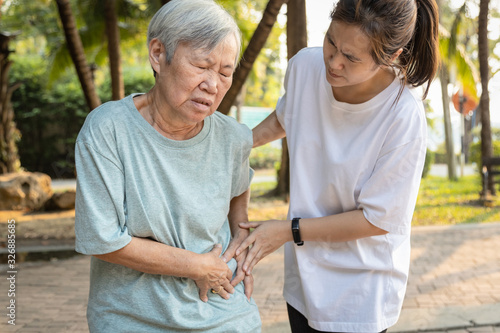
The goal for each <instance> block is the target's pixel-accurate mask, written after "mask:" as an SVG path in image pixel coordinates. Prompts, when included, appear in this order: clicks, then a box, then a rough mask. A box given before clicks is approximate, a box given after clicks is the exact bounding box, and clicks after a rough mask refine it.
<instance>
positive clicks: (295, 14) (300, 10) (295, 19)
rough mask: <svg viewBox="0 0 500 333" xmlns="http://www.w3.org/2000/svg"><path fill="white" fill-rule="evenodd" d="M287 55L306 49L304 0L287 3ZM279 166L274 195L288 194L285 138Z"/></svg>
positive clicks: (282, 141) (287, 157) (288, 172)
mask: <svg viewBox="0 0 500 333" xmlns="http://www.w3.org/2000/svg"><path fill="white" fill-rule="evenodd" d="M286 35H287V40H286V43H287V53H288V60H290V59H291V58H292V57H293V56H294V55H295V54H297V52H299V51H300V50H301V49H303V48H304V47H307V16H306V1H305V0H289V1H288V3H287V24H286ZM281 147H282V153H281V166H280V169H279V171H278V185H277V186H276V190H275V195H278V196H287V195H288V194H289V193H290V158H289V155H288V144H287V140H286V138H284V139H282V140H281Z"/></svg>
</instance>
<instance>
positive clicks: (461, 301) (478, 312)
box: [0, 0, 500, 333]
mask: <svg viewBox="0 0 500 333" xmlns="http://www.w3.org/2000/svg"><path fill="white" fill-rule="evenodd" d="M164 1H165V0H163V1H162V0H0V32H1V33H2V35H3V36H4V37H5V38H7V40H8V42H9V43H8V48H7V50H5V49H2V51H4V52H3V53H2V56H4V58H3V62H0V64H1V65H2V66H7V67H2V75H0V78H1V79H2V80H3V81H1V82H2V83H3V84H4V85H2V87H3V89H2V90H0V91H1V92H2V94H3V95H2V94H0V96H5V92H9V91H10V92H12V96H11V97H12V98H11V104H10V110H11V111H12V112H11V113H10V115H11V116H12V115H13V119H9V117H8V116H9V113H8V112H6V110H9V107H8V106H9V105H8V103H2V104H1V106H2V108H1V109H0V110H1V111H2V112H3V113H2V112H0V115H1V116H0V124H1V126H5V125H8V126H10V128H11V129H12V128H14V130H13V131H11V132H10V133H11V134H13V135H11V137H9V138H4V137H2V136H0V148H1V149H0V169H1V171H0V174H1V173H5V171H4V168H3V167H4V166H5V165H4V164H2V163H4V162H5V160H9V158H8V157H9V156H8V154H6V152H10V153H12V152H15V153H16V156H17V157H18V158H16V159H15V161H14V163H11V165H10V167H11V168H12V169H11V170H10V171H8V172H10V174H12V173H22V172H30V173H38V172H43V173H44V174H47V175H49V176H50V177H51V178H52V190H53V192H54V196H55V195H56V194H61V193H71V191H73V193H74V177H75V172H74V160H73V159H74V150H73V149H74V142H75V138H76V135H77V133H78V131H79V129H80V127H81V125H82V124H83V121H84V119H85V117H86V116H87V114H88V112H89V111H90V109H92V107H90V106H89V103H87V99H86V96H85V95H84V94H83V92H82V85H81V84H80V82H79V80H78V77H77V74H76V71H75V66H74V64H73V60H72V59H71V57H70V56H69V53H68V49H67V47H66V39H65V34H64V29H63V25H62V24H61V19H60V15H59V13H58V7H60V6H61V5H66V9H68V8H69V10H70V11H71V13H72V15H73V17H74V19H75V23H76V28H77V29H76V31H77V34H78V35H79V36H80V39H81V42H82V46H83V50H82V52H81V53H79V55H80V56H83V57H82V58H83V59H84V60H85V62H86V64H85V67H86V69H87V71H88V72H91V73H92V75H91V76H92V78H91V81H92V85H94V86H95V91H96V92H97V95H98V97H99V99H100V102H106V101H108V100H111V99H113V91H115V89H114V88H112V85H113V82H112V81H115V80H112V79H111V77H112V74H111V70H110V67H112V66H110V63H111V61H110V60H111V59H114V60H116V55H115V56H111V52H110V51H109V50H108V37H107V34H106V22H108V21H109V20H108V19H107V18H106V16H105V15H104V14H105V13H106V14H108V15H110V14H113V13H114V14H116V15H110V16H109V17H111V18H113V17H115V18H116V19H117V21H116V24H115V27H118V31H119V33H120V42H119V47H118V48H114V50H115V51H116V49H119V50H120V51H121V57H120V58H119V59H120V61H119V63H120V64H121V68H122V76H121V77H122V81H123V86H124V91H123V93H124V94H125V95H128V94H130V93H133V92H145V91H147V90H148V89H149V88H150V87H151V86H152V84H153V76H152V75H151V70H150V68H149V66H148V64H147V49H146V42H145V39H146V38H145V36H146V28H147V23H148V22H149V20H150V18H151V17H152V15H153V13H154V12H155V11H156V10H157V9H158V8H159V6H160V5H161V4H162V2H164ZM187 1H188V0H187ZM217 2H219V3H221V4H222V5H223V6H224V7H225V8H227V10H228V11H229V12H230V13H231V14H232V15H233V16H234V17H235V18H236V20H237V22H238V24H239V26H240V28H241V30H242V32H243V36H244V45H243V49H244V50H247V49H248V48H250V46H249V45H251V38H252V36H255V35H256V34H258V32H262V31H260V30H259V29H260V28H259V27H260V23H261V22H262V21H266V22H267V25H268V26H273V28H272V30H271V31H270V34H269V36H267V37H266V38H265V39H264V40H265V44H264V45H263V46H262V48H258V50H257V52H256V53H255V59H254V60H255V61H253V62H252V66H251V68H252V70H251V71H250V72H249V73H248V75H247V76H246V77H245V80H244V81H245V85H244V89H242V90H243V91H244V92H245V94H244V95H243V94H242V95H240V96H239V98H238V100H239V101H240V102H238V103H236V104H237V105H239V106H240V107H239V112H238V111H237V110H238V107H233V108H232V113H231V115H232V116H234V117H236V118H237V119H239V120H240V121H241V122H243V123H245V124H247V125H248V126H249V127H253V126H254V125H255V124H256V123H258V122H259V121H260V120H261V119H262V118H263V117H265V116H266V115H267V114H268V113H269V112H270V111H272V109H273V108H274V105H275V103H276V101H277V99H278V98H279V96H280V94H281V93H282V88H281V85H282V80H283V76H284V71H285V68H286V64H287V58H288V57H289V56H290V55H291V54H293V53H294V52H297V51H298V49H300V48H301V47H304V46H305V44H306V43H305V42H304V40H307V45H308V46H321V44H322V40H323V35H324V32H325V31H326V29H327V28H328V25H329V19H328V14H329V13H330V11H331V9H332V7H333V3H334V2H335V1H334V0H288V4H284V2H285V1H283V0H220V1H217ZM438 3H439V5H440V10H441V18H442V21H441V29H440V30H441V32H442V35H441V37H442V38H441V41H442V44H443V45H442V46H443V47H442V49H441V52H442V56H443V60H444V64H445V65H446V66H449V68H448V70H449V72H448V74H449V77H448V79H449V84H446V85H445V89H444V90H442V87H441V85H440V80H439V79H438V78H437V79H436V80H435V81H434V83H433V85H432V88H431V93H430V94H429V98H428V99H427V101H426V107H427V116H428V124H429V140H428V141H429V150H428V157H429V158H428V159H427V162H426V171H425V174H424V175H423V180H422V185H421V188H420V192H419V197H418V201H417V207H416V210H415V214H414V218H413V222H412V223H413V225H414V226H415V228H413V230H412V258H411V270H410V278H409V282H408V290H407V294H406V296H405V303H404V305H403V311H402V315H401V317H400V320H399V322H398V324H397V326H395V327H394V328H391V331H392V332H417V331H426V332H438V331H439V332H453V333H468V332H470V333H472V332H500V321H499V318H500V317H499V316H498V314H499V313H500V283H499V281H500V251H498V248H499V244H500V223H498V222H499V221H500V209H499V207H500V202H499V200H498V199H496V198H492V199H491V200H488V201H485V200H483V199H484V198H482V196H481V195H480V193H481V192H482V190H483V189H482V184H483V183H482V178H481V174H480V171H481V167H480V163H481V147H480V146H481V143H480V134H481V131H482V129H483V128H482V126H481V123H479V122H477V120H478V119H479V118H480V117H478V113H476V114H475V115H474V113H473V114H472V115H467V117H464V116H461V115H460V114H459V113H458V112H457V111H456V110H455V105H454V104H453V103H452V102H450V101H449V100H450V99H451V97H452V96H453V95H454V94H455V93H456V92H457V91H460V90H462V91H466V92H467V93H469V94H474V92H475V96H472V99H473V100H474V101H475V102H477V101H479V100H480V97H482V96H483V95H484V94H483V92H482V91H481V88H482V87H483V82H481V81H482V80H481V79H482V78H481V77H480V75H479V73H478V72H479V69H480V68H479V58H480V56H481V52H480V51H479V48H478V46H479V42H478V33H479V31H481V29H480V27H479V26H478V22H479V19H478V17H479V16H480V11H479V6H483V9H484V6H485V4H486V5H489V11H487V12H486V14H488V15H487V17H488V20H487V30H488V32H487V34H488V43H487V44H488V47H487V49H488V53H489V54H488V56H487V59H486V60H487V63H488V64H489V68H488V73H487V81H489V90H488V92H489V97H490V102H489V103H488V105H487V108H486V110H487V112H488V115H489V116H491V131H489V133H487V134H488V135H489V137H490V138H491V139H492V148H493V154H494V155H500V149H498V148H499V146H500V144H499V142H500V133H499V130H498V128H500V122H499V121H498V118H499V116H500V112H499V111H500V110H499V109H498V107H499V105H500V101H499V100H498V98H499V95H500V86H499V83H498V82H499V80H500V78H499V76H500V75H499V74H498V69H499V68H500V62H499V55H500V46H498V42H499V33H500V27H499V23H498V22H499V20H500V15H499V13H498V11H499V8H500V1H499V0H490V1H487V0H481V1H479V0H467V1H460V0H453V1H446V0H441V1H438ZM110 4H114V5H116V7H114V11H113V10H109V7H108V6H110ZM270 6H271V7H273V8H274V9H276V8H278V9H279V14H277V15H276V16H275V19H274V20H273V19H271V20H269V17H270V16H272V15H269V11H268V9H269V7H270ZM300 6H304V7H302V8H301V7H300ZM266 13H267V14H266ZM482 13H483V14H484V10H483V11H482ZM66 14H67V12H66ZM304 14H306V15H304ZM266 15H267V16H266ZM266 17H267V20H264V19H265V18H266ZM306 18H307V29H304V27H306V25H302V23H304V22H305V19H306ZM287 20H289V22H291V23H292V24H288V25H287ZM269 21H271V22H269ZM274 21H276V22H274ZM108 23H109V22H108ZM483 27H484V25H483ZM290 28H291V29H290ZM294 29H295V30H294ZM261 30H262V29H261ZM304 32H305V33H304ZM9 33H14V34H12V35H11V34H9ZM287 33H288V36H287ZM304 35H306V36H307V38H304V39H303V40H301V38H303V37H304ZM299 37H300V38H299ZM4 40H5V39H4ZM290 45H293V47H292V48H291V49H292V50H290ZM445 46H447V47H445ZM9 50H10V51H9ZM5 51H6V52H5ZM111 51H112V50H111ZM483 51H484V50H483ZM257 55H258V56H257ZM482 55H483V56H484V53H482ZM5 56H7V57H8V58H7V59H8V61H5V59H6V58H5ZM249 58H250V57H249ZM115 62H116V61H115ZM5 68H8V69H10V70H7V71H6V70H5ZM233 85H234V84H233ZM460 87H461V88H460ZM442 91H446V94H445V96H443V94H442ZM115 98H116V97H115ZM443 100H446V101H445V102H443ZM241 101H243V102H241ZM4 102H5V101H4ZM6 107H7V108H6ZM6 115H7V116H6ZM446 115H447V116H449V122H448V123H449V127H450V132H451V133H448V136H449V137H451V140H448V141H449V142H448V144H446V143H445V142H446V140H445V137H446V135H445V129H444V128H445V120H444V119H445V118H446V117H445V116H446ZM462 121H463V123H464V128H465V124H468V125H467V126H468V127H467V131H465V130H464V133H467V136H468V141H467V142H468V146H467V147H469V148H468V149H467V153H469V154H468V155H467V164H466V165H465V168H463V170H465V171H464V172H463V173H462V172H461V168H460V164H461V162H462V161H464V162H465V156H464V155H465V154H464V155H462V154H461V153H462V140H461V136H462V130H461V129H462ZM466 121H467V122H466ZM13 124H15V125H16V126H15V127H12V125H13ZM472 125H474V126H472ZM0 132H1V131H0ZM4 133H5V131H4ZM9 140H10V141H9ZM7 141H9V142H7ZM450 142H451V144H449V143H450ZM5 143H9V144H12V145H11V146H10V147H12V146H14V147H15V148H16V149H10V148H9V149H10V150H9V149H6V148H5V147H6V145H5ZM281 146H282V145H281V142H275V143H273V144H270V145H268V146H266V147H263V148H261V149H255V150H253V151H252V155H251V163H252V166H253V167H254V168H255V170H256V177H255V178H254V181H253V182H252V199H251V205H250V209H249V216H250V219H252V220H264V219H274V218H284V217H285V216H286V213H287V207H288V204H287V195H286V191H285V193H281V194H278V193H277V191H276V189H277V188H278V187H279V182H278V179H279V177H278V170H282V155H283V154H284V153H283V151H282V149H281ZM497 149H498V150H497ZM449 150H451V154H448V153H449ZM449 156H452V157H451V160H452V161H453V162H454V168H455V171H454V172H453V174H451V173H450V168H447V165H446V164H450V158H449ZM10 157H11V156H10ZM10 160H11V161H12V159H10ZM7 174H9V173H7ZM3 176H5V175H0V178H1V177H3ZM1 203H2V202H1V200H0V204H1ZM486 203H488V204H487V205H486ZM13 220H15V224H16V250H17V252H16V258H17V260H18V263H17V269H18V271H19V274H18V276H17V278H18V279H17V288H18V293H17V296H16V301H17V302H18V303H17V304H18V308H17V309H18V325H17V326H15V327H14V326H11V325H7V323H6V319H8V317H5V316H4V315H3V317H4V320H3V321H1V322H0V331H2V332H4V331H5V332H75V333H76V332H88V328H87V325H86V319H85V306H86V302H87V296H88V285H89V281H88V277H89V258H88V257H86V256H81V255H80V256H76V255H75V252H74V209H72V208H67V209H64V210H56V211H54V210H51V209H49V207H46V206H44V207H41V208H38V209H36V210H33V209H27V208H24V209H18V210H4V211H1V210H0V255H1V256H2V258H5V257H6V256H5V254H6V253H7V252H6V250H7V234H8V232H7V230H8V229H7V224H8V221H13ZM487 222H490V223H487ZM495 222H497V223H495ZM66 256H70V258H66ZM5 262H7V261H5ZM1 263H2V264H3V263H4V261H2V262H1ZM6 266H7V265H0V270H1V271H2V273H3V272H5V271H7V269H6ZM254 275H255V281H256V285H255V289H254V294H253V296H254V298H255V300H256V302H257V304H258V306H259V309H260V312H261V318H262V321H263V332H265V333H288V332H289V327H288V322H287V316H286V309H285V303H284V301H283V297H282V295H281V288H282V284H283V275H284V270H283V252H282V250H281V249H280V250H278V251H276V252H275V253H273V254H272V255H270V256H268V257H267V258H265V259H264V260H262V261H261V262H260V263H259V265H257V267H256V269H255V270H254ZM5 290H8V285H7V280H6V279H5V278H2V279H0V305H2V304H8V302H9V299H8V298H7V293H6V292H4V291H5ZM3 306H4V305H2V308H3Z"/></svg>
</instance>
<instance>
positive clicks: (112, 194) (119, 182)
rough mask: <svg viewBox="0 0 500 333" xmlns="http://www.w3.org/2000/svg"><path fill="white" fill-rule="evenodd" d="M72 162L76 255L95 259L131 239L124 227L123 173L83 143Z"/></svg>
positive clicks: (110, 161) (77, 147)
mask: <svg viewBox="0 0 500 333" xmlns="http://www.w3.org/2000/svg"><path fill="white" fill-rule="evenodd" d="M75 162H76V169H77V193H76V204H75V234H76V251H78V252H80V253H83V254H89V255H96V254H105V253H110V252H114V251H116V250H119V249H121V248H123V247H124V246H125V245H127V244H128V243H129V242H130V241H131V239H132V237H131V236H130V235H129V234H128V232H127V227H126V224H125V213H126V212H125V207H124V201H125V194H124V193H125V191H124V174H123V171H122V170H121V169H120V166H119V165H118V164H117V163H116V161H113V160H112V159H110V158H107V157H106V156H104V155H102V154H100V153H99V152H97V151H96V150H95V149H94V148H93V147H92V146H91V145H90V144H88V143H85V142H83V141H77V143H76V147H75Z"/></svg>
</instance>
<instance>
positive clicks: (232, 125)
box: [212, 111, 252, 139]
mask: <svg viewBox="0 0 500 333" xmlns="http://www.w3.org/2000/svg"><path fill="white" fill-rule="evenodd" d="M212 119H213V124H214V126H215V127H216V129H217V131H220V132H223V133H225V135H230V137H233V138H234V137H240V138H243V139H248V137H252V131H251V130H250V128H248V126H247V125H245V124H240V123H239V122H238V121H237V120H236V119H234V118H233V117H230V116H227V115H224V114H222V113H220V112H219V111H216V112H215V113H214V114H213V115H212Z"/></svg>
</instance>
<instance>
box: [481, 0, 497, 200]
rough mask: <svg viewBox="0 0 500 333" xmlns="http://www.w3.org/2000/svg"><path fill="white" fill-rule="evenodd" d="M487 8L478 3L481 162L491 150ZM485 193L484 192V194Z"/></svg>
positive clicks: (491, 186) (485, 2)
mask: <svg viewBox="0 0 500 333" xmlns="http://www.w3.org/2000/svg"><path fill="white" fill-rule="evenodd" d="M488 7H489V0H481V1H480V2H479V17H478V29H477V34H478V51H479V72H480V75H481V88H482V92H481V99H480V102H479V108H480V110H481V156H482V159H483V161H484V160H485V159H486V158H491V156H492V155H493V148H492V142H491V123H490V95H489V92H488V82H489V79H490V69H489V66H488V54H489V46H488ZM490 171H491V170H488V174H489V179H488V189H484V191H486V190H490V192H491V194H495V186H494V184H493V182H492V177H491V172H490ZM485 193H486V192H485Z"/></svg>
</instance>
